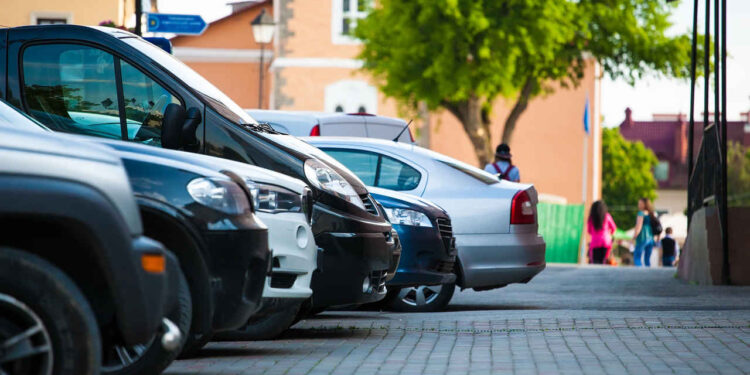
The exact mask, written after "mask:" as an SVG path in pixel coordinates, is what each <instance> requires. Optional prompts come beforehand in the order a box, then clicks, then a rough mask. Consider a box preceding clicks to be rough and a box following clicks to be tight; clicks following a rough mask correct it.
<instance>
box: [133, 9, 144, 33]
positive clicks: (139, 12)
mask: <svg viewBox="0 0 750 375" xmlns="http://www.w3.org/2000/svg"><path fill="white" fill-rule="evenodd" d="M142 17H143V2H142V1H141V0H135V35H139V36H140V35H141V18H142Z"/></svg>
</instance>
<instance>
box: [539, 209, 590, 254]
mask: <svg viewBox="0 0 750 375" xmlns="http://www.w3.org/2000/svg"><path fill="white" fill-rule="evenodd" d="M537 212H538V218H539V233H541V234H542V236H544V242H546V243H547V256H546V259H547V262H550V263H577V262H578V253H580V249H581V233H582V231H583V205H581V204H554V203H544V202H541V203H539V204H538V205H537Z"/></svg>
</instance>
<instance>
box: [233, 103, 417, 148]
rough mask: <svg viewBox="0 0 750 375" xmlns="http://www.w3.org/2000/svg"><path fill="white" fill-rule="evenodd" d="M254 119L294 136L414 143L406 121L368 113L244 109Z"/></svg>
mask: <svg viewBox="0 0 750 375" xmlns="http://www.w3.org/2000/svg"><path fill="white" fill-rule="evenodd" d="M245 111H247V113H248V114H249V115H250V116H252V117H253V118H254V119H255V120H257V121H260V122H265V123H267V124H269V125H271V127H273V130H276V131H278V132H281V133H285V134H289V135H293V136H297V137H308V136H309V137H317V136H324V137H330V136H338V137H366V138H381V139H390V140H394V139H397V140H398V141H399V142H408V143H414V136H413V135H412V133H411V129H409V128H408V127H407V123H406V121H404V120H402V119H399V118H393V117H385V116H376V115H373V114H369V113H340V112H335V113H327V112H307V111H275V110H264V109H247V110H245Z"/></svg>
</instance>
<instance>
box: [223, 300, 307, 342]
mask: <svg viewBox="0 0 750 375" xmlns="http://www.w3.org/2000/svg"><path fill="white" fill-rule="evenodd" d="M301 306H302V303H301V302H300V303H298V304H295V305H293V306H289V307H287V308H285V309H283V310H281V311H276V312H274V313H272V314H268V315H266V316H262V317H260V318H252V317H251V318H250V319H248V321H247V324H246V325H245V326H244V327H242V328H240V329H238V330H236V331H232V332H223V333H221V334H220V336H221V338H222V339H227V340H237V341H258V340H272V339H275V338H276V337H278V336H279V335H280V334H282V333H283V332H284V331H286V330H287V329H288V328H289V327H291V326H292V325H293V324H294V323H296V321H297V313H298V312H299V309H300V307H301Z"/></svg>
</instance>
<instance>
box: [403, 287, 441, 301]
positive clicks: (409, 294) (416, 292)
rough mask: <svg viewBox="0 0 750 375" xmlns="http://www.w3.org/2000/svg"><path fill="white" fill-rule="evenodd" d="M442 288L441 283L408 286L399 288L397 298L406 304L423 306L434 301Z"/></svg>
mask: <svg viewBox="0 0 750 375" xmlns="http://www.w3.org/2000/svg"><path fill="white" fill-rule="evenodd" d="M442 289H443V286H442V285H420V286H416V287H410V288H401V290H400V291H399V292H398V299H400V300H401V301H403V302H404V303H405V304H407V305H411V306H424V305H429V304H430V303H432V302H435V300H436V299H437V297H438V296H439V295H440V291H441V290H442Z"/></svg>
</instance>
